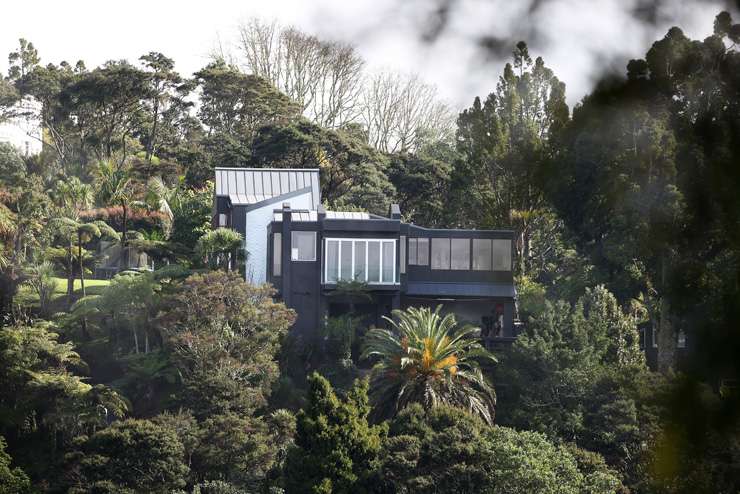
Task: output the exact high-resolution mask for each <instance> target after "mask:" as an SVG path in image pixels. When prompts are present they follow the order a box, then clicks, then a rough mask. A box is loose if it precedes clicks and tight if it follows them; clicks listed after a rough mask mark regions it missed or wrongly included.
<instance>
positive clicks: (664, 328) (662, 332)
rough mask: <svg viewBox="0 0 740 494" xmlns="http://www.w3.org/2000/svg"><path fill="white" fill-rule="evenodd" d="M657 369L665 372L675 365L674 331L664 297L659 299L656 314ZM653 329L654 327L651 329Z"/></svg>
mask: <svg viewBox="0 0 740 494" xmlns="http://www.w3.org/2000/svg"><path fill="white" fill-rule="evenodd" d="M657 330H658V338H657V341H658V371H659V372H661V373H663V374H665V373H667V372H668V371H669V370H670V369H672V368H674V367H675V365H676V332H675V330H674V327H673V321H672V318H671V314H670V307H669V305H668V302H667V301H666V300H665V299H662V300H661V301H660V313H659V314H658V325H657ZM653 331H655V328H654V329H653Z"/></svg>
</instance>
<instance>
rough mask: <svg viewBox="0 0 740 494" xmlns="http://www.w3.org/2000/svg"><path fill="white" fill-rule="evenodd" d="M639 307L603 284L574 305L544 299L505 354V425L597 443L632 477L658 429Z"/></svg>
mask: <svg viewBox="0 0 740 494" xmlns="http://www.w3.org/2000/svg"><path fill="white" fill-rule="evenodd" d="M638 343H639V335H638V333H637V327H636V320H635V317H634V315H633V314H631V313H624V312H623V311H622V310H621V308H620V307H619V306H618V305H617V302H616V299H615V298H614V296H613V295H612V294H611V293H609V292H608V291H607V290H606V289H605V288H604V287H596V288H595V289H593V290H587V291H586V294H585V295H583V296H582V297H581V298H580V299H579V300H578V302H577V303H576V304H575V305H574V306H571V305H570V304H568V303H566V302H562V301H561V302H558V303H555V304H553V303H551V302H549V301H547V302H546V303H545V309H544V310H543V311H542V312H541V313H539V314H536V316H534V317H532V318H531V319H530V321H529V324H528V325H527V330H526V332H525V333H524V334H522V335H520V336H519V337H518V338H517V340H516V341H515V342H514V344H513V346H512V348H511V350H510V352H509V353H508V354H506V356H505V358H504V359H503V363H502V366H501V370H500V371H499V372H498V376H497V381H498V382H501V383H502V384H506V385H507V386H506V387H505V389H506V393H502V394H501V396H500V401H499V414H498V415H499V417H500V418H501V422H502V423H503V424H505V425H512V426H515V427H517V428H521V429H529V430H535V431H539V432H543V433H545V434H546V435H547V436H548V437H550V438H551V439H552V440H556V441H557V440H560V441H568V442H570V441H572V442H575V443H576V444H577V445H579V446H581V447H584V448H586V449H589V450H591V451H598V452H600V453H601V454H603V455H604V456H605V457H606V459H607V460H608V461H609V464H610V465H611V466H613V467H615V468H617V469H618V470H619V471H620V472H621V473H622V474H623V475H625V476H627V477H628V480H629V481H630V482H637V481H639V480H640V479H639V478H638V477H639V476H640V475H642V472H640V469H641V468H642V466H641V464H640V462H644V460H645V458H646V456H645V455H646V453H647V449H648V445H649V444H650V442H651V441H652V440H653V436H654V434H655V432H656V425H657V424H656V420H657V416H656V411H655V409H654V408H655V406H656V403H655V402H656V401H657V400H655V397H652V399H651V397H649V396H646V395H645V394H644V393H649V391H647V390H649V389H650V390H652V392H657V390H658V383H657V382H656V380H655V379H653V378H652V377H651V375H650V373H649V372H648V370H647V368H646V367H645V363H644V356H643V354H642V352H641V351H640V349H639V347H638Z"/></svg>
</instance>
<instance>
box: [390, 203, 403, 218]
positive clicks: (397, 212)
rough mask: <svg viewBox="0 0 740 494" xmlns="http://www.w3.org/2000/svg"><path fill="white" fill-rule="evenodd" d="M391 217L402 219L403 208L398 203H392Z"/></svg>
mask: <svg viewBox="0 0 740 494" xmlns="http://www.w3.org/2000/svg"><path fill="white" fill-rule="evenodd" d="M390 217H391V219H392V220H400V219H401V208H400V206H399V205H398V204H391V213H390Z"/></svg>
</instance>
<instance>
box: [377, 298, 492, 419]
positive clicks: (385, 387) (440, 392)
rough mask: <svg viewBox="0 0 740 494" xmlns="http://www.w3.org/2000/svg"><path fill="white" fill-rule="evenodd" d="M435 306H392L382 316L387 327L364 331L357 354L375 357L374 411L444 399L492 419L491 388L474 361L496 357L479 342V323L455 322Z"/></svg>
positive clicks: (445, 402)
mask: <svg viewBox="0 0 740 494" xmlns="http://www.w3.org/2000/svg"><path fill="white" fill-rule="evenodd" d="M441 310H442V306H441V305H440V306H437V308H436V310H434V311H432V310H431V309H429V308H426V307H425V308H415V307H410V308H408V309H406V310H405V311H400V310H396V311H393V316H394V319H390V318H387V317H386V318H385V319H386V320H387V321H388V322H389V323H390V325H391V326H392V330H387V329H377V328H374V329H371V330H370V331H368V333H367V336H366V342H365V348H364V351H363V358H373V357H374V358H377V359H378V362H377V363H376V364H375V366H374V367H373V370H372V374H371V381H370V385H371V393H372V395H373V400H374V402H375V405H376V413H378V414H379V415H381V416H384V417H388V416H393V415H395V414H396V413H397V412H398V411H400V410H402V409H403V408H405V407H406V406H408V405H409V404H411V403H420V404H421V405H422V406H423V407H425V408H427V409H429V408H433V407H436V406H439V405H449V406H455V407H459V408H464V409H466V410H468V411H469V412H471V413H473V414H475V415H479V416H480V417H481V418H483V419H484V420H485V421H486V422H488V423H493V417H494V407H495V405H496V394H495V392H494V390H493V387H492V386H491V385H490V384H489V383H488V381H487V380H486V378H485V377H484V376H483V373H482V372H481V369H480V362H482V361H489V362H496V358H495V357H494V356H493V355H492V354H491V353H490V352H488V351H487V350H486V349H485V348H484V347H483V346H482V345H481V344H480V343H479V341H478V338H477V335H478V334H479V333H480V329H479V328H476V327H473V326H469V325H465V326H458V325H457V322H456V321H455V317H454V315H452V314H447V315H445V316H444V317H443V316H442V315H440V312H441Z"/></svg>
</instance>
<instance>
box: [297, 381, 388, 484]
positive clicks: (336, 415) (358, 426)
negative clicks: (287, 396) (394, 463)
mask: <svg viewBox="0 0 740 494" xmlns="http://www.w3.org/2000/svg"><path fill="white" fill-rule="evenodd" d="M369 413H370V404H369V402H368V398H367V382H362V381H358V382H357V383H355V386H354V388H352V390H351V391H350V392H349V394H348V395H347V397H346V398H345V399H344V400H340V399H339V398H338V397H337V395H336V394H335V393H334V390H333V389H332V388H331V385H330V384H329V381H327V380H326V379H324V378H323V377H321V376H320V375H319V374H316V373H314V374H313V375H312V376H311V377H310V378H309V392H308V404H307V406H306V408H304V409H303V410H301V411H300V412H298V415H297V417H296V435H295V446H294V447H293V448H291V449H290V450H289V452H288V457H287V459H286V464H285V489H286V492H288V493H290V494H294V493H326V494H328V493H331V492H358V493H365V492H371V487H372V485H373V475H374V473H375V470H376V469H377V466H378V455H379V453H380V450H381V447H382V442H381V441H382V438H383V436H384V434H385V428H384V427H383V426H377V425H375V426H372V425H370V424H369V423H368V420H367V418H368V414H369Z"/></svg>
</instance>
